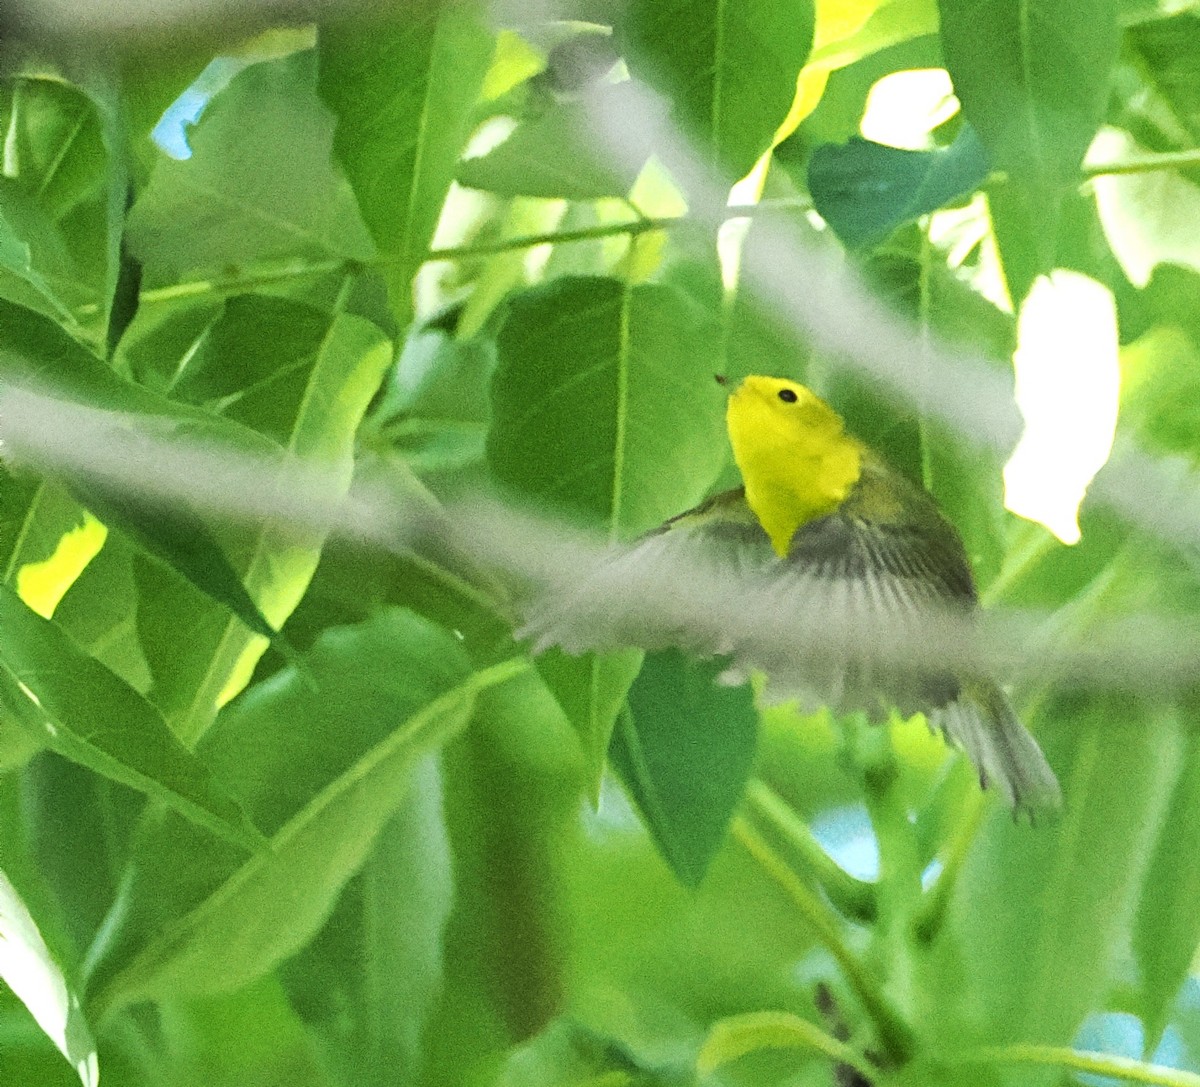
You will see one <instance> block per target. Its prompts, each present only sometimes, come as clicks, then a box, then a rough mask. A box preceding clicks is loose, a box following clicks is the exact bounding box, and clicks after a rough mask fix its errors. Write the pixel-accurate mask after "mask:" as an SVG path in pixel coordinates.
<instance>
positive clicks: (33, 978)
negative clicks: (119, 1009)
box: [0, 872, 100, 1087]
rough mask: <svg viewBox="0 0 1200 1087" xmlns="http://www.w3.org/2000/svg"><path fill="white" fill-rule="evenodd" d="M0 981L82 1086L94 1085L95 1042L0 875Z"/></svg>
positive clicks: (25, 912)
mask: <svg viewBox="0 0 1200 1087" xmlns="http://www.w3.org/2000/svg"><path fill="white" fill-rule="evenodd" d="M0 978H3V980H4V981H5V983H6V984H7V985H8V986H9V988H11V989H12V991H13V992H14V993H16V994H17V996H18V997H20V999H21V1001H22V1002H23V1003H24V1004H25V1006H26V1007H27V1008H28V1009H29V1011H30V1012H31V1013H32V1015H33V1017H34V1018H35V1019H36V1020H37V1023H38V1026H40V1027H41V1028H42V1030H43V1031H45V1032H46V1036H47V1037H48V1038H49V1039H50V1040H51V1041H52V1042H53V1043H54V1044H55V1046H56V1047H57V1048H58V1051H59V1052H60V1053H62V1055H63V1056H64V1057H66V1058H67V1061H68V1062H69V1063H70V1064H71V1066H72V1067H73V1068H74V1069H75V1071H76V1074H77V1075H78V1076H79V1080H80V1082H81V1083H82V1084H83V1087H96V1085H97V1084H98V1083H99V1082H100V1070H99V1063H98V1060H97V1055H96V1043H95V1042H94V1041H93V1040H92V1032H91V1030H90V1029H89V1028H88V1024H87V1020H86V1019H84V1016H83V1011H82V1009H81V1008H80V1006H79V998H78V997H77V996H76V995H75V993H74V992H73V991H72V990H71V988H70V987H69V986H68V984H67V979H66V978H65V977H64V976H63V972H62V969H61V968H60V967H59V965H58V963H56V962H55V961H54V957H53V956H52V955H51V954H50V949H49V948H48V947H47V946H46V943H45V941H44V940H43V939H42V935H41V933H40V932H39V931H38V927H37V923H36V922H35V921H34V919H33V917H32V916H31V915H30V913H29V909H28V908H27V907H26V905H25V903H24V902H23V901H21V896H20V895H19V894H18V893H17V890H16V888H15V887H13V885H12V884H11V883H10V882H9V881H8V877H7V876H6V875H5V874H4V873H3V872H0Z"/></svg>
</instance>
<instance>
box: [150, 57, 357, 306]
mask: <svg viewBox="0 0 1200 1087" xmlns="http://www.w3.org/2000/svg"><path fill="white" fill-rule="evenodd" d="M333 127H334V122H333V118H332V117H331V116H330V114H329V113H328V111H327V110H326V109H325V108H324V107H323V106H322V105H321V102H320V99H319V98H318V97H317V92H316V58H315V55H314V54H313V53H312V52H311V51H309V52H306V53H298V54H295V55H293V56H289V57H286V58H284V59H281V60H272V61H264V62H262V63H260V64H254V65H251V66H250V67H249V68H246V69H245V70H244V71H242V72H240V73H239V74H238V75H237V76H235V77H234V79H233V80H232V81H231V82H230V84H229V86H228V87H226V88H225V90H224V91H222V92H221V93H220V94H219V95H218V96H217V97H216V98H215V99H214V101H213V102H212V104H211V105H210V106H209V107H208V109H207V110H206V111H205V113H204V116H203V118H202V119H201V120H200V122H199V124H197V125H196V127H195V128H194V129H193V134H192V139H191V145H192V157H191V158H189V159H186V160H183V161H177V160H175V159H169V158H167V157H166V156H165V155H164V156H162V157H161V158H160V159H159V162H158V165H157V166H156V167H155V169H154V172H153V174H152V175H151V177H150V183H149V185H148V186H147V187H146V189H145V190H144V191H143V192H142V193H141V195H140V196H139V197H138V200H137V203H135V204H134V206H133V209H132V211H131V212H130V213H129V220H128V239H129V245H130V248H131V250H132V253H133V255H134V256H135V257H137V259H138V260H140V261H141V262H142V264H143V265H144V268H145V285H146V286H147V287H153V286H157V285H161V284H173V283H175V282H176V281H178V280H180V279H184V278H187V277H189V276H204V275H210V274H214V273H222V272H224V271H225V270H226V269H227V268H228V267H229V266H230V265H239V264H247V263H251V262H255V261H266V260H272V259H276V260H278V259H285V258H302V259H307V260H321V259H325V260H330V259H332V260H334V261H338V260H366V259H368V258H370V257H371V256H372V255H373V253H374V251H375V247H374V245H373V244H372V242H371V238H370V235H369V234H368V233H367V230H366V227H364V226H363V223H362V220H361V218H360V217H359V214H358V209H357V208H356V207H355V204H354V197H353V194H352V193H351V192H350V189H349V186H348V185H347V184H346V182H345V180H344V179H343V178H342V177H340V176H339V174H338V173H337V171H336V169H335V168H334V165H333V161H332V155H333ZM214 224H219V229H214Z"/></svg>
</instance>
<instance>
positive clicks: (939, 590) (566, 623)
mask: <svg viewBox="0 0 1200 1087" xmlns="http://www.w3.org/2000/svg"><path fill="white" fill-rule="evenodd" d="M718 380H720V379H718ZM722 383H723V382H722ZM726 423H727V425H728V429H729V439H730V443H731V445H732V447H733V456H734V460H735V462H736V463H737V467H738V469H739V471H740V472H741V475H742V480H743V484H744V485H743V486H742V487H739V488H737V489H735V490H731V491H726V492H724V493H721V494H718V495H715V496H714V497H712V498H710V499H708V501H706V502H704V503H702V504H701V505H699V506H697V507H696V508H695V509H692V510H688V511H687V512H685V513H682V514H679V515H678V516H677V517H673V518H672V519H671V520H670V521H668V522H667V523H666V524H664V525H663V526H662V527H660V528H659V529H657V530H656V531H654V532H652V533H651V534H649V535H648V536H646V537H644V538H643V539H642V540H641V541H639V542H638V543H637V544H635V545H634V546H633V547H632V548H631V549H630V550H628V551H626V552H624V553H623V554H621V555H620V556H618V557H616V558H615V559H614V561H613V562H612V563H611V564H610V566H609V569H608V570H607V571H606V572H605V573H604V575H603V576H601V577H598V578H597V579H596V580H595V583H594V584H593V585H591V586H589V587H586V588H585V589H583V590H581V591H580V592H579V593H578V594H577V599H576V601H575V604H576V605H579V606H581V607H582V602H583V601H585V600H587V599H588V598H590V600H591V601H592V606H591V607H590V608H585V609H584V610H587V611H590V615H587V616H584V615H582V614H581V613H577V614H576V615H575V616H574V617H573V618H567V617H565V616H564V614H563V610H562V609H554V608H549V607H541V608H535V609H534V610H533V611H532V612H531V614H530V616H529V621H528V623H527V625H526V629H525V633H526V634H529V635H531V636H532V637H534V638H535V640H536V641H537V642H538V644H539V646H540V647H545V646H546V645H549V644H559V645H562V646H563V647H564V648H566V649H568V650H569V651H573V652H574V651H578V650H581V649H589V648H593V649H598V648H608V647H610V646H614V645H621V644H624V645H640V646H642V647H643V648H660V647H662V646H664V645H667V644H678V645H681V646H683V647H685V648H689V649H693V650H697V651H700V652H706V653H721V654H729V655H730V656H731V657H732V658H733V665H734V666H733V668H732V669H731V673H732V674H733V675H735V676H740V675H744V674H745V673H746V672H748V671H750V670H752V669H754V670H760V671H763V672H765V673H766V675H767V677H768V682H767V692H768V696H769V697H771V698H772V699H773V700H775V701H779V700H782V699H791V698H797V699H799V701H800V702H801V703H802V705H803V706H804V707H805V708H810V709H811V708H816V707H818V706H821V705H826V706H829V707H830V709H832V710H833V711H835V712H838V713H851V712H862V713H865V714H866V715H867V716H868V717H870V718H872V719H874V720H876V721H886V720H887V719H888V717H889V716H890V713H891V711H892V710H893V709H895V710H898V711H899V712H901V713H903V714H906V715H911V714H913V713H917V712H923V713H924V714H925V715H926V717H927V719H928V720H929V723H930V726H931V727H933V728H936V729H938V730H940V731H941V732H942V733H943V735H944V736H945V737H946V738H947V739H948V740H949V741H950V742H951V743H953V744H955V745H957V746H959V747H961V748H962V749H963V750H964V751H965V752H966V754H967V755H968V757H969V758H970V759H971V761H972V762H973V763H974V764H975V767H976V768H977V770H978V771H979V777H980V782H981V784H982V785H984V786H985V787H986V786H988V785H993V784H994V785H996V786H997V787H998V788H999V789H1000V790H1001V792H1003V794H1004V796H1005V798H1006V799H1007V800H1008V802H1009V804H1010V805H1012V806H1013V807H1014V808H1015V809H1019V810H1024V811H1030V812H1032V811H1036V810H1044V809H1047V808H1053V807H1056V806H1058V804H1059V803H1060V802H1061V793H1060V790H1059V786H1058V781H1057V779H1056V778H1055V776H1054V772H1053V771H1052V770H1051V769H1050V767H1049V765H1048V764H1047V762H1046V759H1045V757H1044V756H1043V755H1042V752H1041V749H1040V748H1039V747H1038V745H1037V742H1036V741H1035V740H1034V738H1033V737H1032V736H1031V735H1030V734H1029V733H1028V732H1027V731H1026V730H1025V728H1024V727H1023V726H1022V725H1021V723H1020V721H1019V720H1018V719H1017V716H1016V714H1015V713H1014V711H1013V709H1012V706H1011V705H1010V704H1009V701H1008V699H1007V697H1006V696H1005V694H1004V692H1003V691H1002V690H1001V689H1000V688H999V687H998V686H997V685H996V684H995V683H994V682H993V681H992V680H991V679H989V678H987V677H983V676H978V675H969V676H967V675H960V674H956V673H955V672H954V671H952V670H949V669H944V670H939V669H938V668H937V667H931V666H930V665H928V664H925V665H923V666H921V667H919V668H918V667H915V666H913V667H904V666H902V665H898V664H896V663H893V662H888V663H884V662H881V661H879V660H878V659H873V657H872V654H871V653H861V652H856V647H855V645H854V643H853V640H852V638H851V639H850V640H848V639H847V638H846V637H845V636H844V635H843V636H841V637H838V636H836V635H835V634H832V633H831V634H830V637H829V639H828V644H827V645H826V646H825V647H824V648H825V651H824V652H821V653H818V654H814V653H812V652H811V646H810V647H809V649H810V651H806V652H804V653H796V652H791V653H789V652H788V649H787V645H786V643H785V644H782V645H781V644H780V641H779V639H778V638H773V637H770V636H766V637H759V636H758V634H759V633H761V632H755V634H754V636H751V637H747V636H746V635H745V632H741V633H739V632H736V631H726V630H720V629H716V630H713V629H709V630H696V629H694V628H691V627H689V628H687V629H684V628H679V627H676V628H671V627H669V626H663V625H662V624H661V623H660V624H658V626H657V629H655V627H654V624H653V623H649V624H648V623H647V622H646V620H645V616H644V614H643V616H642V617H640V618H639V617H637V615H636V612H637V608H636V602H635V601H622V599H621V585H622V582H623V580H628V579H627V578H624V577H623V574H628V572H629V571H630V570H638V571H639V572H642V573H645V572H647V571H649V572H650V574H651V576H654V571H655V570H656V568H657V569H661V570H662V571H663V573H664V575H665V576H669V574H670V573H671V572H672V571H673V570H678V569H679V567H680V563H688V564H691V568H693V569H695V568H696V567H697V566H700V567H703V566H704V565H708V566H709V567H710V568H713V569H715V570H718V571H721V572H727V573H731V574H733V575H735V576H736V577H737V578H738V580H739V583H740V585H741V586H744V589H742V590H741V595H742V596H744V598H745V599H746V600H747V601H751V602H758V603H761V602H763V601H769V602H770V603H771V605H772V607H773V608H774V609H775V611H776V612H777V613H778V614H780V615H782V616H785V617H788V618H790V619H791V620H792V621H793V622H795V621H797V620H798V619H799V620H801V621H803V622H804V623H806V624H817V625H820V624H822V623H823V622H824V623H827V624H828V626H829V628H830V629H831V630H832V629H833V628H834V627H835V626H836V624H835V623H834V622H833V621H832V620H833V619H835V618H836V619H841V620H845V619H847V618H853V619H855V620H857V626H855V625H854V624H851V625H850V627H849V629H850V630H851V631H853V630H854V629H862V627H863V625H864V624H865V625H866V627H867V629H880V630H887V631H889V632H892V633H894V632H896V631H897V630H899V631H901V632H903V634H904V636H905V637H908V635H909V631H911V636H912V637H913V638H914V639H915V638H919V637H920V635H921V631H920V626H919V623H920V621H921V617H922V611H923V609H924V610H925V612H926V613H927V612H928V610H930V609H942V610H948V611H950V612H951V613H959V614H967V615H969V614H970V613H971V612H972V611H973V610H974V609H975V607H976V594H975V584H974V580H973V578H972V575H971V568H970V564H969V562H968V560H967V556H966V552H965V550H964V548H963V544H962V540H961V539H960V537H959V535H958V532H957V530H956V529H955V528H954V526H953V525H952V524H951V523H950V522H949V521H948V520H946V518H945V517H943V516H942V514H941V511H940V510H939V509H938V508H937V505H936V503H935V502H934V500H933V498H932V497H931V496H930V495H929V494H928V493H927V492H926V491H925V490H923V489H922V488H920V487H918V486H917V485H915V484H913V483H911V482H909V480H908V479H906V478H905V477H904V476H902V475H901V474H900V473H898V472H896V471H895V470H894V469H892V468H891V467H889V466H888V465H887V464H886V463H885V462H884V461H883V460H882V459H880V458H879V457H878V456H876V455H875V454H874V453H873V452H872V451H871V450H870V449H868V448H867V447H866V446H865V445H863V444H862V443H861V442H860V441H858V440H857V439H855V438H854V437H852V436H851V435H849V434H847V433H846V431H845V429H844V426H843V423H842V419H841V417H840V416H839V415H838V414H837V413H836V412H835V411H834V410H833V409H832V408H831V407H830V406H829V405H828V404H826V403H825V401H823V400H822V399H821V398H820V397H818V396H817V395H816V394H815V393H813V392H812V391H811V390H809V389H807V388H806V387H805V386H803V385H800V384H797V383H796V382H793V381H788V380H786V379H783V378H775V377H761V376H752V377H748V378H746V379H745V380H744V381H743V382H742V383H741V384H740V385H739V386H738V387H737V388H736V389H735V390H734V391H733V392H732V394H731V395H730V397H729V403H728V408H727V412H726ZM627 604H628V605H630V606H629V607H627V606H626V605H627ZM643 612H644V609H643ZM627 615H632V616H634V618H632V619H626V618H625V616H627ZM822 629H824V628H822ZM767 633H768V634H769V633H770V632H767ZM875 656H876V657H877V654H876V655H875Z"/></svg>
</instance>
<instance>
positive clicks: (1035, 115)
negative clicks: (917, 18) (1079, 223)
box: [938, 0, 1120, 298]
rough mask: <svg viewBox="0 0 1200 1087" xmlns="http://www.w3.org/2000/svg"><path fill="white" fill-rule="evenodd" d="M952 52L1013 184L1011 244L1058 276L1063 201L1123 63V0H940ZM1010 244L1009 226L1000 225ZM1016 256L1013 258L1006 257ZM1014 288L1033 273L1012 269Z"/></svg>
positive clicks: (970, 115) (967, 106) (972, 115)
mask: <svg viewBox="0 0 1200 1087" xmlns="http://www.w3.org/2000/svg"><path fill="white" fill-rule="evenodd" d="M938 9H939V11H940V13H941V37H942V52H943V54H944V56H945V59H946V67H947V69H949V72H950V76H951V78H952V79H953V81H954V91H955V93H956V94H957V95H958V98H959V100H960V101H961V102H962V107H963V113H964V115H965V116H966V119H967V120H968V121H969V122H970V123H971V125H972V126H973V127H974V129H975V131H976V132H978V133H979V138H980V140H981V141H982V143H983V146H984V147H985V148H986V149H987V153H988V157H989V158H990V159H991V161H992V163H993V164H994V165H995V167H996V168H997V169H999V170H1003V171H1004V172H1005V173H1006V174H1007V175H1008V179H1009V183H1010V186H1011V189H1012V193H1011V195H1010V197H1009V198H1010V200H1011V202H1013V203H1014V204H1015V205H1017V206H1015V207H1013V208H1012V209H1011V210H1010V212H1009V214H1008V216H1007V222H1006V225H1007V227H1008V233H1009V240H1008V244H1009V245H1011V246H1016V247H1017V248H1018V249H1020V250H1024V249H1026V248H1030V249H1032V250H1034V251H1035V252H1036V257H1034V258H1032V259H1031V260H1030V261H1029V263H1030V264H1031V268H1032V269H1033V270H1034V271H1035V273H1036V272H1042V271H1046V272H1048V271H1049V270H1050V267H1051V262H1052V260H1053V256H1054V238H1055V233H1056V225H1057V218H1058V202H1059V199H1060V197H1061V195H1062V193H1064V192H1065V191H1067V190H1068V189H1070V188H1073V187H1074V186H1076V185H1077V184H1078V183H1079V165H1080V163H1081V162H1082V160H1083V155H1084V152H1085V151H1086V150H1087V148H1088V145H1089V144H1090V143H1091V142H1092V137H1093V136H1095V134H1096V129H1097V127H1098V126H1099V124H1100V121H1101V120H1102V119H1103V117H1104V110H1105V106H1106V105H1107V103H1108V93H1109V83H1110V79H1111V77H1112V72H1113V68H1114V66H1115V64H1116V59H1117V48H1118V45H1119V42H1120V24H1119V21H1118V4H1117V3H1116V0H1086V2H1083V3H1072V4H1060V3H1057V2H1056V0H984V2H982V3H978V2H975V0H939V4H938ZM997 232H998V233H999V234H1000V237H1001V244H1002V246H1003V245H1004V244H1005V237H1004V234H1005V230H1004V228H1003V227H1002V225H1001V224H999V223H998V224H997ZM1014 259H1016V258H1015V256H1007V257H1006V263H1007V262H1011V261H1012V260H1014ZM1006 271H1007V274H1008V276H1009V287H1010V293H1012V294H1013V296H1014V297H1015V298H1020V297H1023V295H1024V293H1025V292H1026V291H1027V290H1028V286H1029V284H1030V283H1031V282H1032V278H1031V277H1030V276H1029V274H1028V273H1026V272H1017V273H1014V270H1013V269H1007V270H1006Z"/></svg>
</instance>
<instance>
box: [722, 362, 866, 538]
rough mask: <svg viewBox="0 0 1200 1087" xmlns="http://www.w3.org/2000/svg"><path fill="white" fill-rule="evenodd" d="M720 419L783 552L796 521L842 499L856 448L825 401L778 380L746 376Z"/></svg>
mask: <svg viewBox="0 0 1200 1087" xmlns="http://www.w3.org/2000/svg"><path fill="white" fill-rule="evenodd" d="M725 422H726V425H727V426H728V428H729V441H730V444H731V445H732V446H733V459H734V461H736V462H737V466H738V470H739V471H740V472H741V473H742V481H743V483H744V484H745V486H746V501H747V502H748V503H749V505H750V508H751V509H752V510H753V511H754V515H755V516H756V517H757V518H758V520H759V523H760V524H761V525H762V527H763V530H764V531H765V532H766V534H767V535H768V536H769V537H770V539H771V546H772V547H773V548H774V549H775V552H776V554H778V555H780V556H785V555H787V553H788V548H789V546H790V545H791V542H792V537H793V536H794V535H795V534H796V530H797V529H798V528H800V526H801V525H804V524H807V523H808V522H809V521H813V520H815V519H816V518H818V517H824V516H825V515H826V514H828V513H832V512H833V511H834V510H835V509H837V508H838V506H840V505H841V504H842V502H844V501H845V499H846V496H847V495H848V494H849V493H850V489H851V488H852V487H853V486H854V484H855V483H856V482H857V481H858V477H859V474H860V472H861V471H862V446H861V445H860V444H859V443H858V442H857V441H855V440H854V439H853V438H851V437H850V436H849V435H848V434H846V432H845V430H844V429H843V426H842V420H841V417H840V416H839V415H838V414H837V412H835V411H834V410H833V409H832V408H831V407H830V406H829V405H828V404H826V403H825V401H824V400H822V399H821V398H820V397H819V396H817V395H816V394H815V393H813V392H812V391H811V390H810V389H806V388H805V387H804V386H803V385H798V384H796V382H794V381H786V380H784V379H783V378H777V377H758V376H754V377H748V378H746V380H745V381H743V382H742V383H741V384H740V385H739V386H738V387H737V388H736V389H735V390H734V392H733V393H732V394H731V395H730V397H729V405H728V407H727V409H726V412H725Z"/></svg>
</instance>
